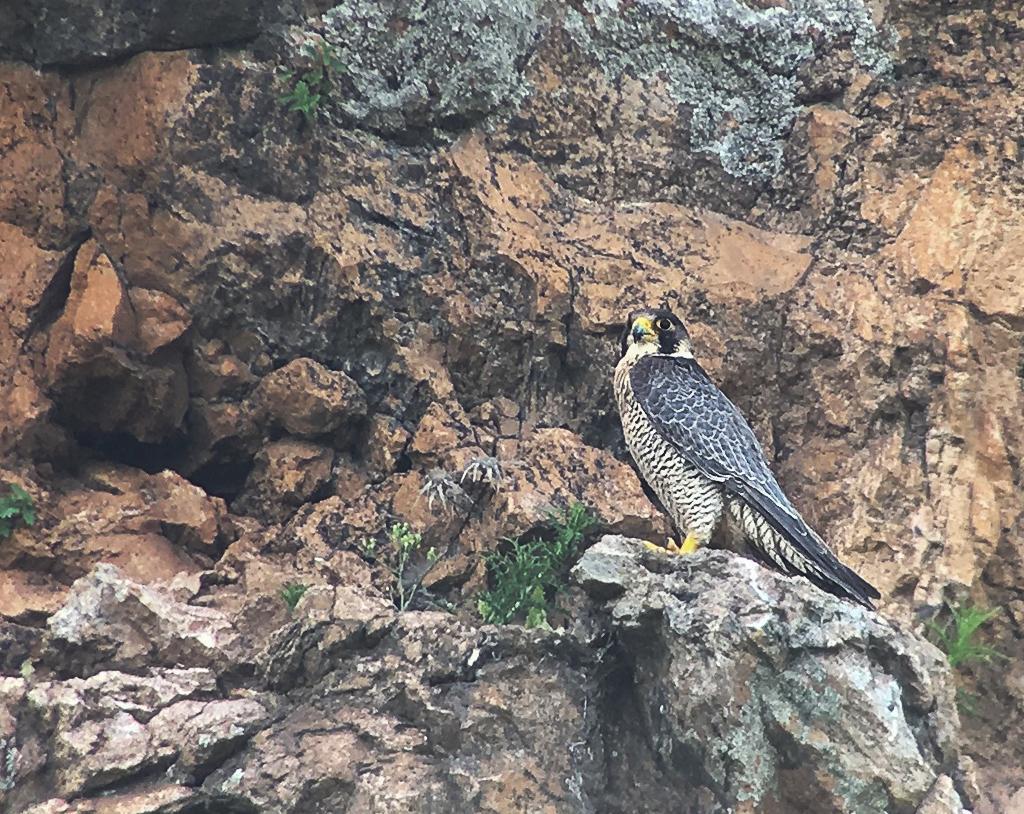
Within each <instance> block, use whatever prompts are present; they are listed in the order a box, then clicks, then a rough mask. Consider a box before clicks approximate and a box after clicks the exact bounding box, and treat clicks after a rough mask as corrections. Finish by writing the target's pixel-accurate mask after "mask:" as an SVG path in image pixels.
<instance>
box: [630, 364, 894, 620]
mask: <svg viewBox="0 0 1024 814" xmlns="http://www.w3.org/2000/svg"><path fill="white" fill-rule="evenodd" d="M629 379H630V384H631V385H632V388H633V394H634V396H635V397H636V399H637V401H638V402H639V404H640V406H641V407H642V408H643V410H644V412H645V413H646V414H647V416H648V418H650V419H651V421H652V423H653V424H654V426H655V428H656V429H657V430H658V432H659V433H660V434H661V435H662V437H664V438H665V440H667V441H668V442H669V443H671V444H672V445H673V446H674V447H675V448H676V449H678V450H679V451H680V453H682V455H683V457H684V458H686V460H687V462H689V463H690V464H692V465H693V466H695V467H696V468H697V469H698V470H699V471H700V472H701V474H703V475H704V476H705V477H708V478H710V479H711V480H714V481H717V482H718V483H721V484H722V485H723V486H724V487H725V488H726V490H727V491H729V492H731V493H733V494H734V495H737V496H739V497H741V498H742V499H743V500H744V501H746V502H747V504H748V505H750V506H751V507H752V508H754V509H756V510H757V512H758V513H759V514H760V515H761V516H762V517H763V518H764V520H765V521H766V522H767V523H768V524H769V525H770V526H771V527H772V528H773V529H775V530H776V531H777V532H778V533H779V534H781V535H782V536H783V537H784V538H785V539H786V540H787V541H788V542H789V543H790V545H792V546H793V548H794V550H795V551H796V553H798V554H799V555H800V557H801V558H802V559H805V560H806V563H800V562H789V561H784V562H773V564H774V565H775V567H777V568H779V569H780V570H782V571H785V572H789V573H800V574H803V575H804V576H807V577H808V578H809V579H811V581H812V582H815V583H816V584H818V585H819V587H822V588H824V589H825V590H827V591H829V592H831V593H835V594H838V595H840V596H847V597H849V598H851V599H854V600H856V601H858V602H861V603H862V604H865V605H868V606H869V607H870V601H869V599H870V598H878V596H879V593H878V591H877V590H875V588H874V587H872V586H871V585H870V584H869V583H867V582H865V581H864V580H863V579H861V577H860V576H858V575H857V574H856V573H854V572H853V571H852V570H851V569H850V568H848V567H846V566H845V565H843V564H842V563H841V562H839V560H838V559H837V558H836V556H835V555H834V554H833V553H832V551H831V550H830V549H829V548H828V547H827V546H826V545H825V543H824V542H823V541H822V539H821V538H820V537H819V536H818V535H817V534H815V533H814V531H813V530H812V529H811V528H810V527H809V526H808V525H807V523H805V522H804V519H803V518H802V517H801V516H800V513H799V512H798V511H797V510H796V508H795V507H794V506H793V504H792V503H790V502H789V498H787V497H786V495H785V494H784V493H783V491H782V487H780V486H779V483H778V481H776V480H775V476H774V475H773V474H772V472H771V470H770V469H769V468H768V463H767V461H765V458H764V452H763V451H762V449H761V445H760V444H759V443H758V441H757V438H756V437H755V435H754V432H753V430H751V429H750V425H749V424H748V423H747V421H746V419H745V418H744V417H743V414H742V413H741V412H740V411H739V410H738V409H737V408H736V405H734V404H733V403H732V402H731V401H729V399H728V398H726V396H725V394H724V393H722V391H721V390H719V389H718V388H717V387H716V386H715V384H714V382H712V381H711V379H710V378H708V375H707V374H706V373H705V372H704V370H703V369H702V368H701V367H700V365H698V364H697V362H695V361H694V360H692V359H684V358H681V357H675V356H648V357H645V358H644V359H641V360H640V361H638V362H637V363H636V365H634V367H633V369H632V370H631V371H630V375H629ZM760 553H761V554H764V552H760Z"/></svg>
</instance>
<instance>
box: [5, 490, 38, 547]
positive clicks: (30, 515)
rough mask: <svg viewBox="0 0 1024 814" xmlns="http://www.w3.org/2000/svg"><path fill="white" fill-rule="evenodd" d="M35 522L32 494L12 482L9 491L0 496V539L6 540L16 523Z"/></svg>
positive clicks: (30, 523) (28, 524) (26, 523)
mask: <svg viewBox="0 0 1024 814" xmlns="http://www.w3.org/2000/svg"><path fill="white" fill-rule="evenodd" d="M35 522H36V505H35V503H34V502H33V500H32V495H30V494H29V493H28V492H26V491H25V490H24V489H22V488H21V487H20V486H18V484H16V483H12V484H11V485H10V491H9V493H8V494H7V495H5V496H4V497H0V539H4V540H6V539H7V538H8V537H10V536H11V535H12V534H13V533H14V529H16V528H17V527H18V523H23V524H24V525H26V526H34V525H35Z"/></svg>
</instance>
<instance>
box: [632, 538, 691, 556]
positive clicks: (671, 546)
mask: <svg viewBox="0 0 1024 814" xmlns="http://www.w3.org/2000/svg"><path fill="white" fill-rule="evenodd" d="M644 547H645V548H649V549H650V550H651V551H657V552H658V553H659V554H676V555H683V554H692V553H693V552H695V551H696V550H697V549H699V548H700V541H699V540H698V539H697V537H696V536H695V535H693V534H687V535H686V539H685V540H683V541H682V542H681V543H677V542H676V541H675V540H673V539H672V538H671V537H669V538H668V539H667V540H666V541H665V545H663V546H660V545H655V544H654V543H649V542H647V541H646V540H644Z"/></svg>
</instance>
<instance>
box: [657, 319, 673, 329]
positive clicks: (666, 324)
mask: <svg viewBox="0 0 1024 814" xmlns="http://www.w3.org/2000/svg"><path fill="white" fill-rule="evenodd" d="M654 327H655V328H657V329H658V330H659V331H671V330H672V322H671V321H670V320H667V319H665V317H662V318H661V319H659V320H658V321H657V322H655V323H654Z"/></svg>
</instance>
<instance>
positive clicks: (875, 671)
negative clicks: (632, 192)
mask: <svg viewBox="0 0 1024 814" xmlns="http://www.w3.org/2000/svg"><path fill="white" fill-rule="evenodd" d="M574 574H575V577H576V579H577V580H578V582H579V583H580V584H581V586H582V588H583V591H584V592H586V594H588V595H589V596H591V597H593V598H594V600H596V602H598V603H600V602H602V601H604V602H606V603H607V606H608V607H607V612H604V611H600V610H595V609H590V608H588V604H589V600H588V599H586V598H585V597H584V596H583V595H582V594H581V595H577V596H576V600H575V604H576V607H577V608H578V614H577V615H576V616H575V618H574V620H573V624H572V626H571V628H570V629H567V630H561V631H551V630H534V631H527V630H525V629H523V628H519V627H515V626H507V627H493V626H485V627H479V626H477V625H467V624H465V623H464V622H461V621H459V620H457V619H456V618H454V617H453V616H451V615H450V614H447V613H438V612H407V613H401V614H400V613H396V611H395V609H394V607H393V606H392V605H391V603H390V602H388V601H385V600H384V599H383V598H380V597H376V598H374V597H373V596H370V595H367V594H365V593H362V592H360V591H359V590H358V589H357V588H355V587H353V586H352V585H351V584H339V585H337V586H330V585H321V586H316V587H313V588H310V589H309V590H308V591H307V592H306V594H305V595H304V596H303V597H302V599H301V600H300V601H299V603H298V605H297V607H296V608H295V611H294V614H293V615H291V616H290V617H287V618H281V619H280V620H279V622H280V623H279V625H277V626H276V627H275V628H274V629H268V628H266V627H265V628H264V630H262V631H261V632H260V634H259V635H255V636H253V635H247V634H246V633H245V632H243V631H242V630H241V629H240V628H239V627H238V626H236V625H235V624H233V623H232V622H231V620H230V614H229V613H228V612H226V609H227V608H228V607H230V604H231V603H230V602H224V603H223V606H222V600H223V599H225V598H226V596H225V597H222V595H221V592H220V591H219V590H218V588H217V587H216V586H213V585H210V586H208V587H206V588H202V587H200V582H201V581H195V580H194V581H192V582H191V583H189V581H188V580H185V581H179V583H178V584H176V585H175V586H173V587H168V588H152V587H147V586H145V585H140V584H138V583H134V582H132V581H131V580H129V579H127V578H126V577H125V576H124V575H123V574H120V573H119V572H118V571H117V569H116V568H114V567H113V566H109V565H102V566H99V567H98V568H97V569H96V570H95V571H94V572H93V573H91V574H89V575H88V576H86V577H83V578H82V579H80V580H78V581H77V582H76V583H75V584H74V586H73V588H72V592H71V595H70V597H69V598H68V601H67V603H66V604H65V605H64V606H63V607H62V608H61V609H60V610H59V611H58V612H57V613H55V614H54V615H53V616H51V617H50V620H49V623H48V628H47V631H46V637H45V638H46V641H45V647H44V654H45V655H44V656H43V658H42V659H41V660H40V661H39V662H36V663H35V666H34V667H33V668H32V669H30V670H26V671H24V672H23V673H22V675H20V676H17V677H13V676H12V677H8V678H4V679H2V680H0V682H2V683H0V699H2V705H0V743H2V744H3V748H4V750H5V751H4V764H3V765H4V766H5V770H4V771H5V774H4V775H3V776H2V779H3V783H4V786H3V787H4V789H5V791H6V793H7V797H6V806H7V808H6V810H10V811H25V810H29V811H33V812H37V813H38V812H43V811H47V812H51V811H52V812H58V811H60V812H86V811H89V812H91V811H97V812H99V811H118V812H145V811H160V812H162V813H163V814H177V813H180V814H185V812H191V811H196V810H217V811H276V812H282V814H284V813H285V812H304V811H310V810H317V811H336V812H341V811H351V812H364V811H399V810H400V811H417V812H419V811H422V812H426V811H451V812H473V811H491V812H523V811H552V812H581V813H582V812H590V811H608V812H613V811H633V812H655V811H665V810H672V811H683V810H685V811H691V810H692V811H707V812H719V811H721V812H725V811H780V812H781V811H796V810H801V811H819V812H851V814H869V812H878V813H879V814H883V812H884V814H903V812H906V813H907V814H912V813H913V812H921V814H924V812H927V811H929V810H934V809H928V808H927V806H928V805H931V803H930V802H929V801H931V800H933V799H937V798H936V795H939V796H940V797H939V798H938V799H942V800H945V801H947V802H948V804H949V807H948V808H945V809H939V810H943V811H949V812H959V811H962V810H963V809H962V807H961V803H960V796H959V793H958V789H962V788H963V782H962V777H961V768H962V767H961V765H960V758H959V752H958V746H957V738H956V736H957V714H956V708H955V705H954V701H953V684H952V680H951V676H950V675H949V672H948V669H947V668H946V667H945V666H944V663H943V659H942V656H941V654H940V653H939V652H938V651H936V650H935V649H934V648H933V647H932V646H931V645H930V644H928V643H926V642H924V641H922V640H921V639H919V638H917V637H915V636H913V635H909V634H907V633H905V632H902V631H900V630H899V629H898V628H896V627H894V626H893V625H892V624H890V623H888V622H885V621H884V620H882V619H881V618H880V617H878V616H877V615H875V614H873V613H870V612H867V611H864V610H863V609H861V608H858V607H855V606H853V605H850V604H847V603H844V602H842V601H840V600H837V599H835V598H833V597H830V596H828V595H826V594H823V593H822V592H820V591H818V590H817V589H815V588H813V587H812V586H811V585H810V584H808V583H805V582H802V581H794V580H789V579H786V578H783V577H780V576H778V575H775V574H772V573H769V572H768V571H766V570H765V569H763V568H760V567H759V566H757V565H755V564H753V563H751V562H748V561H746V560H742V559H739V558H737V557H735V556H733V555H731V554H726V553H722V552H707V553H702V554H700V555H697V556H695V557H693V558H692V560H683V559H673V560H667V559H665V558H663V557H661V556H659V555H654V554H650V553H648V552H647V551H646V550H645V549H644V548H643V547H642V545H641V541H639V540H630V539H627V538H623V537H611V536H609V537H605V538H604V539H603V540H601V541H600V542H599V543H598V544H596V545H595V546H593V547H592V548H590V549H589V550H588V551H587V552H586V553H585V554H584V556H583V558H582V560H581V561H580V562H579V564H578V565H577V566H576V568H575V570H574ZM244 601H245V602H246V603H247V604H249V605H252V606H256V605H258V604H259V603H260V602H261V597H260V595H259V593H258V592H256V591H251V592H247V593H246V595H245V600H244ZM242 616H245V614H244V613H243V614H242ZM53 793H56V795H57V796H56V797H52V798H50V799H47V798H48V797H49V795H51V794H53Z"/></svg>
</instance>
